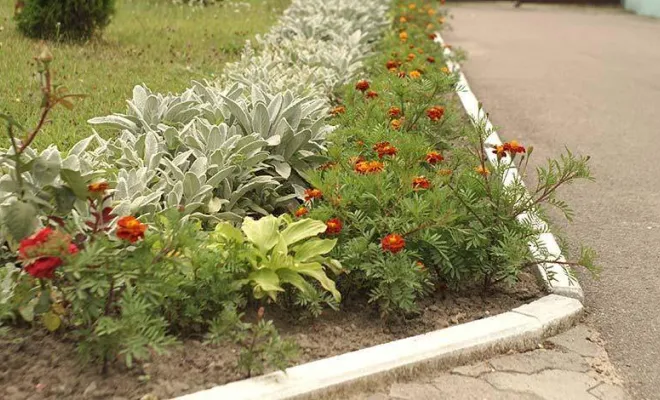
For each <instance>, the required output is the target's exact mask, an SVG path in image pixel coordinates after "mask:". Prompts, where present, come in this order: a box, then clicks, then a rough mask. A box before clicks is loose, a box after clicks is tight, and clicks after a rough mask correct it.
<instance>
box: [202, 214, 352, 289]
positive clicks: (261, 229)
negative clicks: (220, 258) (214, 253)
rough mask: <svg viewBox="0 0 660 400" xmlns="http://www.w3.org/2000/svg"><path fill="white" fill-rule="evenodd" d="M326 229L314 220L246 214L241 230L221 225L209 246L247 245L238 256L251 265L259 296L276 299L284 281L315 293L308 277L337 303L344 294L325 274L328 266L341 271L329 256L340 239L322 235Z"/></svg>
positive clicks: (250, 274)
mask: <svg viewBox="0 0 660 400" xmlns="http://www.w3.org/2000/svg"><path fill="white" fill-rule="evenodd" d="M325 230H326V225H325V224H324V223H323V222H321V221H316V220H312V219H302V220H299V221H295V222H293V221H292V220H291V217H290V216H288V215H282V216H280V217H279V218H277V217H274V216H272V215H268V216H266V217H263V218H261V219H259V220H254V219H252V218H250V217H247V218H245V220H243V225H242V227H241V229H240V230H239V229H238V228H235V227H233V226H232V225H230V224H228V223H222V224H218V225H217V226H216V228H215V232H214V233H213V234H212V235H211V237H212V238H213V239H215V240H217V243H215V244H211V245H210V246H211V247H215V248H218V247H219V246H220V247H221V246H223V245H224V244H225V243H226V242H238V243H244V244H245V246H244V251H243V252H242V253H240V254H239V255H238V256H239V257H243V258H244V259H245V260H247V262H248V263H249V265H250V266H251V271H250V272H249V274H248V276H247V280H248V281H249V283H250V285H251V286H252V291H253V294H254V297H255V298H256V299H262V298H264V297H268V298H270V299H272V300H273V301H276V300H277V296H278V294H279V293H281V292H284V291H285V289H284V288H283V287H282V285H284V284H290V285H292V286H294V287H295V288H297V289H298V290H300V291H301V292H303V293H310V292H313V291H315V290H316V288H315V287H314V285H313V284H312V283H311V282H309V281H308V280H307V279H306V278H311V279H313V281H315V282H316V283H318V284H319V285H321V287H322V288H323V289H325V290H326V291H328V292H329V293H331V294H332V296H333V298H334V300H335V301H337V302H338V301H339V300H340V299H341V295H340V294H339V291H337V289H336V287H335V283H334V281H333V280H332V279H330V278H329V277H328V275H327V274H326V268H328V269H330V270H332V271H333V272H334V273H336V274H338V273H339V272H340V271H341V264H340V263H339V262H338V261H337V260H334V259H332V258H330V257H327V256H326V254H327V253H329V252H330V251H331V250H332V249H333V248H334V246H335V244H336V243H337V241H336V240H335V239H321V238H319V237H318V235H319V234H320V233H323V232H325Z"/></svg>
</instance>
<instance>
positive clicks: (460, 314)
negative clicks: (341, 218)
mask: <svg viewBox="0 0 660 400" xmlns="http://www.w3.org/2000/svg"><path fill="white" fill-rule="evenodd" d="M542 294H543V293H542V292H541V290H540V289H539V287H538V285H537V282H536V279H535V278H534V277H533V276H532V275H531V274H522V275H521V281H520V283H519V284H518V285H516V286H515V287H513V288H503V287H500V288H497V290H495V291H494V292H493V293H491V294H489V295H488V296H487V297H482V295H481V293H480V292H479V291H477V290H474V291H464V292H460V293H454V292H449V291H444V292H438V293H436V294H435V295H434V296H433V297H432V298H429V299H427V300H426V301H424V302H423V304H422V307H421V309H422V313H421V314H420V315H419V316H417V317H415V318H411V319H406V320H399V321H391V320H389V321H385V320H382V319H381V318H379V315H378V314H377V312H376V311H375V309H374V308H370V307H366V306H364V305H360V306H358V305H357V304H350V303H349V304H345V305H344V309H342V310H341V311H338V312H333V311H327V312H325V313H324V314H323V315H322V316H321V317H319V318H317V319H313V320H306V321H299V320H292V319H290V318H289V319H285V318H282V317H279V316H275V323H276V325H277V326H278V328H279V329H280V333H281V334H282V336H284V337H287V338H291V339H294V340H295V341H296V342H297V343H298V345H299V346H300V350H301V351H300V355H299V357H298V359H296V360H295V363H296V364H300V363H304V362H308V361H313V360H317V359H320V358H324V357H329V356H333V355H337V354H342V353H346V352H350V351H354V350H358V349H361V348H365V347H369V346H373V345H377V344H382V343H386V342H389V341H392V340H396V339H401V338H405V337H409V336H414V335H417V334H421V333H425V332H429V331H433V330H437V329H442V328H446V327H448V326H451V325H456V324H460V323H464V322H468V321H472V320H477V319H481V318H486V317H489V316H491V315H495V314H498V313H502V312H506V311H508V310H510V309H512V308H514V307H517V306H519V305H522V304H524V303H528V302H530V301H533V300H535V299H537V298H538V297H540V296H541V295H542ZM362 304H363V303H362ZM237 355H238V348H237V347H236V346H232V345H225V346H212V345H207V344H204V343H203V342H201V341H196V340H185V341H184V342H183V343H182V345H181V346H178V347H177V348H175V349H173V350H172V351H171V352H170V354H169V355H167V356H158V357H155V358H154V359H153V360H152V361H151V362H149V363H145V364H143V365H140V366H137V367H135V368H133V369H131V370H128V369H126V368H125V367H122V364H121V363H119V362H117V363H115V364H114V365H113V367H112V368H111V369H110V371H109V373H108V375H107V376H105V377H104V376H102V375H101V373H100V372H101V371H100V367H98V366H96V365H82V364H80V361H79V358H78V354H77V352H76V349H75V343H74V342H73V341H71V340H68V339H67V337H66V335H64V334H59V335H58V334H48V333H47V332H44V331H34V330H27V329H13V330H11V331H10V333H9V335H8V336H4V337H0V399H5V400H19V399H21V400H22V399H30V400H33V399H34V400H36V399H111V400H128V399H140V398H142V397H143V396H145V395H147V394H150V395H153V396H155V397H148V398H149V399H150V400H153V399H155V398H157V399H167V398H171V397H175V396H179V395H183V394H186V393H191V392H195V391H199V390H203V389H207V388H211V387H213V386H216V385H221V384H223V383H227V382H231V381H234V380H238V379H242V378H244V377H245V376H242V375H241V374H240V373H239V371H237V369H236V361H237Z"/></svg>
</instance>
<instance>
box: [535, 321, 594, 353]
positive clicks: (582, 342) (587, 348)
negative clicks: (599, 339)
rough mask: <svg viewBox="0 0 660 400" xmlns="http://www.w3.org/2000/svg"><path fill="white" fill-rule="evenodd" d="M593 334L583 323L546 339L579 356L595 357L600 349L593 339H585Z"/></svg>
mask: <svg viewBox="0 0 660 400" xmlns="http://www.w3.org/2000/svg"><path fill="white" fill-rule="evenodd" d="M595 336H596V335H595V334H594V333H593V332H592V331H591V329H589V328H587V327H586V326H585V325H578V326H576V327H575V328H573V329H571V330H569V331H566V332H564V333H562V334H561V335H558V336H555V337H553V338H550V339H548V340H549V341H550V342H551V343H554V344H555V345H557V346H559V347H563V348H565V349H567V350H569V351H573V352H575V353H578V354H579V355H581V356H584V357H597V356H598V355H599V354H600V353H601V351H602V350H601V348H600V346H599V345H598V344H597V343H595V342H594V341H590V340H588V339H587V338H592V337H595Z"/></svg>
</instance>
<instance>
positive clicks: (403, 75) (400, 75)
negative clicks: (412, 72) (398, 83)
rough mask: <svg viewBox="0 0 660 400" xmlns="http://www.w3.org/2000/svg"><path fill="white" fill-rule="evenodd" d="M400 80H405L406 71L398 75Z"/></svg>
mask: <svg viewBox="0 0 660 400" xmlns="http://www.w3.org/2000/svg"><path fill="white" fill-rule="evenodd" d="M397 75H398V77H399V78H405V77H406V71H399V73H398V74H397Z"/></svg>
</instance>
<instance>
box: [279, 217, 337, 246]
mask: <svg viewBox="0 0 660 400" xmlns="http://www.w3.org/2000/svg"><path fill="white" fill-rule="evenodd" d="M326 228H327V227H326V226H325V224H324V223H323V222H321V221H317V220H315V219H309V218H307V219H303V220H300V221H297V222H294V223H292V224H290V225H289V226H287V227H286V228H285V229H284V230H283V231H282V236H283V237H284V240H285V241H286V244H288V245H292V244H294V243H297V242H299V241H301V240H303V239H307V238H309V237H312V236H316V235H318V234H319V233H323V232H325V230H326Z"/></svg>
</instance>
